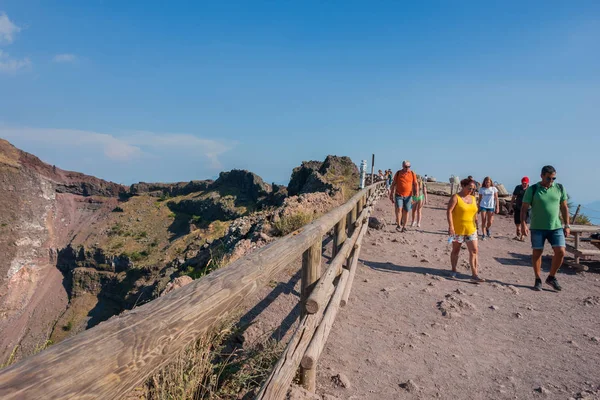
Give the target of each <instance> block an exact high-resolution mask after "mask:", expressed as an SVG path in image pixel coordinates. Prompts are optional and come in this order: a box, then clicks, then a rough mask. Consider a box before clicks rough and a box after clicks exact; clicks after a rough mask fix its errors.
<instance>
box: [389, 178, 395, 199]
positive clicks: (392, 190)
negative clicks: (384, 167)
mask: <svg viewBox="0 0 600 400" xmlns="http://www.w3.org/2000/svg"><path fill="white" fill-rule="evenodd" d="M395 194H396V175H394V179H393V180H392V186H390V200H391V201H392V203H393V202H394V195H395Z"/></svg>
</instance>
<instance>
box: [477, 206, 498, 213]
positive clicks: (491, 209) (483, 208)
mask: <svg viewBox="0 0 600 400" xmlns="http://www.w3.org/2000/svg"><path fill="white" fill-rule="evenodd" d="M486 211H487V212H491V213H493V212H494V211H496V209H495V208H486V207H479V212H486Z"/></svg>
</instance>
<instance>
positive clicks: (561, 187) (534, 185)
mask: <svg viewBox="0 0 600 400" xmlns="http://www.w3.org/2000/svg"><path fill="white" fill-rule="evenodd" d="M556 186H557V187H558V189H559V190H560V197H564V195H565V188H564V187H563V185H562V184H561V183H556ZM537 190H538V184H537V183H534V184H533V185H531V191H532V192H533V194H532V195H531V204H529V207H533V199H535V195H536V194H537Z"/></svg>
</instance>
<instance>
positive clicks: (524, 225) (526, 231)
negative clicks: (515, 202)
mask: <svg viewBox="0 0 600 400" xmlns="http://www.w3.org/2000/svg"><path fill="white" fill-rule="evenodd" d="M528 210H529V203H525V202H523V205H522V206H521V232H523V235H525V236H528V235H529V228H528V227H527V211H528Z"/></svg>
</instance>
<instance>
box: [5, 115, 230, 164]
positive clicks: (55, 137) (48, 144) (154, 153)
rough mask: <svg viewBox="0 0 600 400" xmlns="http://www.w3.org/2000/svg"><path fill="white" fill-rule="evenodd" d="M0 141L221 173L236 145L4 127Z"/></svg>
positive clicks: (180, 137)
mask: <svg viewBox="0 0 600 400" xmlns="http://www.w3.org/2000/svg"><path fill="white" fill-rule="evenodd" d="M0 137H3V138H6V139H7V140H9V141H16V144H17V145H24V144H27V143H31V144H35V145H36V146H43V147H44V148H56V149H61V150H64V149H70V150H72V151H73V154H83V153H86V154H88V153H89V154H98V153H99V152H101V154H102V155H103V156H104V157H105V158H106V159H107V161H111V162H128V161H140V160H144V159H145V160H146V161H148V162H150V163H153V162H156V160H157V159H161V158H162V159H177V158H185V157H187V158H192V159H195V160H197V161H200V162H201V161H202V159H204V160H206V161H208V164H209V166H210V168H214V169H219V168H221V163H220V161H219V156H220V155H221V154H223V153H225V152H227V151H229V150H231V149H232V147H233V146H234V144H235V143H225V142H222V141H218V140H212V139H204V138H199V137H197V136H194V135H189V134H165V133H154V132H133V133H130V134H127V135H125V136H113V135H110V134H105V133H97V132H90V131H83V130H74V129H45V128H14V127H7V126H3V125H1V124H0Z"/></svg>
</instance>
